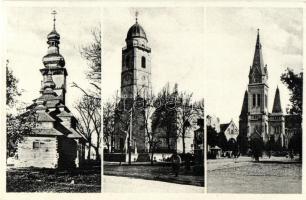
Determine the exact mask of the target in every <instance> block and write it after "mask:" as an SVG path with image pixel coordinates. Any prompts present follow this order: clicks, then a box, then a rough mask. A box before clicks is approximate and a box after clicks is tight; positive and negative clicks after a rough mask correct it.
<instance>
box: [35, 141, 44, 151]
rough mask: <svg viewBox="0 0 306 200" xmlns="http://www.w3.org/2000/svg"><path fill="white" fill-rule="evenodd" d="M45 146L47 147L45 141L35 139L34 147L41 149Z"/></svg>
mask: <svg viewBox="0 0 306 200" xmlns="http://www.w3.org/2000/svg"><path fill="white" fill-rule="evenodd" d="M43 147H45V143H44V142H39V141H34V142H33V149H41V148H43Z"/></svg>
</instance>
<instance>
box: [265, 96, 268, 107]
mask: <svg viewBox="0 0 306 200" xmlns="http://www.w3.org/2000/svg"><path fill="white" fill-rule="evenodd" d="M265 106H266V108H267V107H268V97H267V95H266V94H265Z"/></svg>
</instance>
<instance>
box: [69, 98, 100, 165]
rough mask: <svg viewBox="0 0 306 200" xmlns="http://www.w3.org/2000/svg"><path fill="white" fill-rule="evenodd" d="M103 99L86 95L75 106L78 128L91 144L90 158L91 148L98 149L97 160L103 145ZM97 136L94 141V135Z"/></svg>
mask: <svg viewBox="0 0 306 200" xmlns="http://www.w3.org/2000/svg"><path fill="white" fill-rule="evenodd" d="M100 101H101V100H100V99H96V98H93V97H91V96H86V95H84V96H83V97H82V99H81V101H79V102H78V104H77V105H76V106H75V108H76V110H77V111H78V114H79V116H80V117H79V118H78V121H79V123H78V126H77V130H78V131H79V132H80V133H82V134H83V135H84V136H85V137H86V139H87V141H88V145H89V150H88V156H87V157H88V159H90V153H91V148H94V149H95V151H96V160H99V159H100V152H99V149H100V145H101V111H100V110H101V102H100ZM94 135H95V137H96V142H95V143H94V142H93V136H94Z"/></svg>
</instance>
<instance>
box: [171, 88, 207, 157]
mask: <svg viewBox="0 0 306 200" xmlns="http://www.w3.org/2000/svg"><path fill="white" fill-rule="evenodd" d="M176 110H177V128H178V137H181V138H182V145H183V154H185V153H186V145H185V140H186V137H187V136H188V135H187V130H188V128H191V127H192V122H194V121H195V120H196V119H197V118H203V117H204V100H200V101H198V102H193V101H192V94H190V93H187V92H180V93H179V95H178V99H177V104H176Z"/></svg>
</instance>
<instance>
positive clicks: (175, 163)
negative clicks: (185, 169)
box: [172, 152, 182, 177]
mask: <svg viewBox="0 0 306 200" xmlns="http://www.w3.org/2000/svg"><path fill="white" fill-rule="evenodd" d="M181 162H182V159H181V157H180V156H179V155H178V154H177V153H176V152H175V153H174V154H173V155H172V169H173V173H174V174H175V177H177V176H178V174H179V171H180V166H181Z"/></svg>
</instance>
